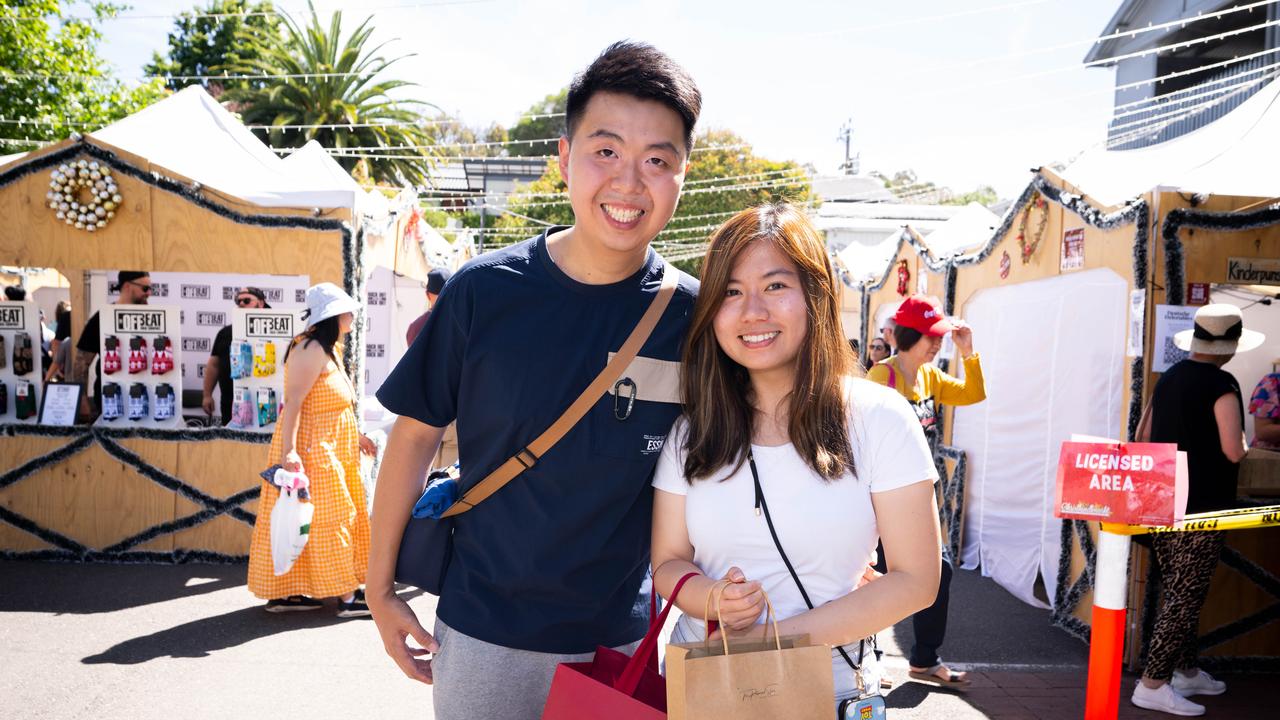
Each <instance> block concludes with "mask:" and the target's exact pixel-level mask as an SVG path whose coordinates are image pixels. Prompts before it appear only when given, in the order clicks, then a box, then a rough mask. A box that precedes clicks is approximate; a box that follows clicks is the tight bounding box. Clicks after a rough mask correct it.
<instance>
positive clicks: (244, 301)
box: [236, 295, 258, 307]
mask: <svg viewBox="0 0 1280 720" xmlns="http://www.w3.org/2000/svg"><path fill="white" fill-rule="evenodd" d="M257 299H258V298H256V297H254V296H252V295H241V296H240V297H238V298H236V304H237V305H239V306H240V307H248V306H250V305H252V304H253V301H254V300H257Z"/></svg>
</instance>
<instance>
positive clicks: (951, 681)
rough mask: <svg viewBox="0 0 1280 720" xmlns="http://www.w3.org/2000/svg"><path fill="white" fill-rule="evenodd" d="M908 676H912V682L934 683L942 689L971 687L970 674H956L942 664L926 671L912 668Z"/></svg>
mask: <svg viewBox="0 0 1280 720" xmlns="http://www.w3.org/2000/svg"><path fill="white" fill-rule="evenodd" d="M907 675H908V676H910V677H911V679H912V680H919V681H920V682H927V683H933V684H935V685H939V686H941V687H947V688H966V687H969V673H967V672H956V671H955V670H952V669H951V668H949V667H947V666H946V665H943V664H942V663H941V662H939V663H938V664H937V665H934V666H933V667H931V668H928V669H926V670H916V669H915V668H911V669H910V672H908V673H907Z"/></svg>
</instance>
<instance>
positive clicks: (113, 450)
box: [0, 425, 269, 562]
mask: <svg viewBox="0 0 1280 720" xmlns="http://www.w3.org/2000/svg"><path fill="white" fill-rule="evenodd" d="M3 429H4V434H5V435H9V436H15V435H27V436H44V437H74V438H75V439H74V440H72V441H71V442H70V443H68V444H66V445H64V446H62V447H60V448H58V449H56V450H53V451H52V452H49V453H46V454H45V455H41V456H39V457H36V458H32V459H31V460H28V461H27V462H25V463H23V464H22V465H19V466H18V467H15V468H13V469H12V470H8V471H6V472H5V473H4V474H2V475H0V489H3V488H5V487H8V486H11V485H13V484H14V483H17V482H19V481H20V480H23V479H25V478H27V477H30V476H31V475H34V474H35V473H38V472H40V471H41V470H43V469H44V468H46V467H50V466H52V465H56V464H58V463H60V462H64V461H65V460H67V459H68V458H70V457H72V456H73V455H75V454H77V453H79V452H81V451H82V450H84V449H85V448H87V447H89V446H90V445H92V444H94V443H95V442H96V443H97V444H99V445H101V446H102V449H103V450H104V451H105V452H106V453H107V454H108V455H110V456H112V457H113V458H115V459H116V460H119V461H120V462H122V463H125V464H126V465H129V466H130V467H132V468H133V469H134V470H135V471H136V472H137V473H138V474H139V475H142V476H143V477H145V478H147V479H148V480H151V481H152V482H154V483H156V484H157V485H160V486H161V487H164V488H165V489H167V490H170V491H171V492H174V493H177V494H179V495H181V496H183V497H184V498H186V499H187V500H190V501H191V502H193V503H195V504H197V505H200V506H202V509H201V510H199V511H197V512H195V513H193V514H191V515H187V516H185V517H182V518H177V519H175V520H171V521H168V522H164V523H160V524H158V525H155V526H153V527H150V528H147V529H146V530H143V531H142V532H140V533H137V534H135V535H133V536H131V537H128V538H126V539H124V540H121V541H119V542H117V543H115V544H113V545H111V546H109V547H106V548H103V549H102V550H91V549H89V548H87V547H85V546H84V545H81V544H80V543H78V542H76V541H75V540H72V539H71V538H69V537H66V536H65V535H62V534H61V533H58V532H55V531H53V530H50V529H48V528H44V527H41V526H39V525H38V524H36V523H35V522H34V521H32V520H30V519H29V518H26V517H23V516H22V515H19V514H18V513H15V512H13V511H11V510H9V509H7V508H4V507H2V506H0V521H3V522H6V523H8V524H10V525H12V526H14V527H16V528H18V529H19V530H22V531H24V532H27V533H29V534H31V535H34V536H35V537H37V538H39V539H41V540H43V541H44V542H47V543H49V544H50V545H53V546H55V547H56V548H57V549H56V550H54V549H51V550H37V551H30V552H17V551H9V550H4V551H0V558H3V559H29V560H64V561H74V562H238V561H240V560H242V559H243V558H242V557H241V556H231V555H224V554H221V553H216V552H211V551H203V550H184V549H179V550H174V551H172V552H169V553H163V552H160V551H145V552H141V551H133V550H131V548H134V547H137V546H138V545H142V544H145V543H148V542H151V541H152V540H154V539H156V538H158V537H160V536H162V535H167V534H171V533H176V532H181V531H183V530H187V529H190V528H193V527H196V526H197V525H201V524H203V523H206V522H208V521H209V520H211V519H213V518H215V517H217V516H219V515H230V516H231V517H234V518H236V519H237V520H240V521H241V522H243V523H245V524H247V525H249V526H250V527H252V526H253V523H254V519H255V518H254V515H253V514H252V513H250V512H248V511H246V510H244V509H243V508H241V507H240V506H241V505H243V504H244V503H246V502H248V501H250V500H253V499H254V498H256V497H258V494H259V492H260V488H259V487H257V486H255V487H252V488H248V489H246V490H242V491H241V492H239V493H236V494H235V495H232V496H231V497H228V498H226V499H223V500H219V499H217V498H215V497H212V496H210V495H208V494H206V493H204V492H201V491H200V490H198V489H197V488H194V487H192V486H191V485H189V484H187V483H185V482H183V481H182V480H181V479H179V478H177V477H174V476H173V475H170V474H169V473H166V472H164V471H163V470H160V469H159V468H156V467H155V466H153V465H151V464H149V463H148V462H147V461H146V460H145V459H143V458H142V457H141V456H139V455H138V454H137V453H134V452H132V451H131V450H129V449H128V448H126V447H124V446H123V445H121V444H119V443H118V442H116V440H117V439H124V438H146V439H151V440H171V441H173V440H180V441H208V440H217V439H226V438H228V437H232V438H235V439H242V438H241V436H244V438H243V439H245V440H247V441H249V442H253V443H261V442H264V436H262V435H260V434H258V433H246V432H244V431H228V430H227V429H226V428H209V429H204V430H152V429H141V428H100V427H70V428H68V427H50V426H41V425H7V426H4V428H3ZM265 439H267V440H269V438H265Z"/></svg>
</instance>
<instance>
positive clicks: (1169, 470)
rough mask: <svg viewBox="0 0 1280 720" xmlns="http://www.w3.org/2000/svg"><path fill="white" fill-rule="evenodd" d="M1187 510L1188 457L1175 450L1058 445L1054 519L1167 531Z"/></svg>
mask: <svg viewBox="0 0 1280 720" xmlns="http://www.w3.org/2000/svg"><path fill="white" fill-rule="evenodd" d="M1090 440H1093V438H1090ZM1186 510H1187V454H1186V453H1185V452H1178V446H1177V445H1175V444H1172V443H1119V442H1114V441H1098V442H1078V441H1068V442H1064V443H1062V452H1061V455H1060V456H1059V459H1058V482H1057V493H1056V496H1055V498H1054V505H1053V511H1054V515H1056V516H1057V517H1060V518H1069V519H1074V520H1097V521H1102V522H1110V523H1120V524H1124V525H1147V526H1168V525H1172V524H1174V523H1175V522H1177V521H1179V520H1181V519H1182V516H1183V515H1184V514H1185V513H1186Z"/></svg>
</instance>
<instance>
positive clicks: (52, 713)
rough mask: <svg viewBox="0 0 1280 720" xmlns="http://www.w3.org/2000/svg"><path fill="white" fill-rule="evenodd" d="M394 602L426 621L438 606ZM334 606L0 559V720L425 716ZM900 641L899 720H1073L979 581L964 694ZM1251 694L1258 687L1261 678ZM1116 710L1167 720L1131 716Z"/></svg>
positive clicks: (1239, 710) (210, 578) (1073, 712)
mask: <svg viewBox="0 0 1280 720" xmlns="http://www.w3.org/2000/svg"><path fill="white" fill-rule="evenodd" d="M404 595H405V596H406V597H407V598H408V599H409V603H410V605H411V606H412V607H413V608H414V609H415V610H416V611H417V612H418V615H419V617H420V618H421V619H422V621H423V624H424V625H426V626H427V627H430V626H431V620H432V617H433V612H434V607H435V598H433V597H431V596H429V595H421V594H418V593H416V592H410V591H406V592H405V593H404ZM336 609H337V608H336V602H335V601H333V600H330V601H329V602H328V604H327V605H326V607H325V608H324V609H321V610H317V611H313V612H303V613H288V614H278V615H277V614H271V613H267V612H264V611H263V610H262V604H261V602H260V601H258V600H256V599H255V598H253V597H252V596H251V595H250V594H249V592H248V590H247V589H246V588H245V568H244V567H243V566H216V565H181V566H158V565H148V566H140V565H67V564H49V563H27V562H0V712H2V713H3V716H4V717H14V718H92V719H93V720H144V719H147V718H166V719H168V718H173V717H182V718H191V719H201V718H218V719H219V720H224V719H225V718H258V717H266V716H283V715H286V714H288V715H290V716H293V717H306V718H309V719H325V718H333V719H334V720H340V719H343V718H355V717H362V716H364V717H378V718H418V719H423V718H431V717H432V712H431V689H430V688H429V687H427V686H424V685H420V684H418V683H415V682H413V681H411V680H408V679H407V678H405V677H404V676H402V675H401V674H400V672H399V671H398V670H397V669H396V668H395V666H394V665H393V664H392V663H391V661H390V660H389V659H388V658H387V657H386V656H385V655H384V653H383V651H382V647H381V644H380V642H379V640H378V635H377V633H376V631H375V629H374V626H373V623H372V622H371V621H369V620H342V619H339V618H337V617H336V616H335V613H336ZM910 643H911V628H910V622H904V623H900V624H899V625H898V626H897V627H895V628H894V629H893V630H892V631H890V632H885V633H882V634H881V635H880V644H881V649H883V650H884V651H885V652H886V659H885V662H886V665H887V667H888V670H889V675H890V677H892V678H894V680H895V681H896V682H895V686H894V688H893V689H892V690H891V691H890V692H889V694H888V705H889V708H890V714H891V717H892V718H894V720H914V719H916V718H930V719H932V718H948V719H953V718H958V719H964V718H987V717H999V718H1020V717H1027V718H1032V717H1036V718H1051V719H1056V718H1067V717H1075V718H1078V717H1081V716H1082V714H1083V713H1082V702H1083V686H1084V678H1085V670H1086V664H1087V658H1088V649H1087V648H1086V646H1085V645H1084V644H1082V643H1081V642H1079V641H1078V640H1075V639H1073V638H1071V637H1069V636H1068V635H1066V634H1065V633H1063V632H1061V631H1059V630H1056V629H1054V628H1052V627H1050V625H1049V623H1048V613H1047V611H1045V610H1041V609H1037V608H1032V607H1029V606H1027V605H1025V604H1023V603H1021V602H1020V601H1018V600H1016V599H1015V598H1013V597H1012V596H1011V595H1009V594H1008V593H1007V592H1005V591H1004V590H1003V589H1002V588H1000V587H999V586H997V585H996V584H995V583H994V582H992V581H991V580H989V579H986V578H982V577H981V576H980V575H978V574H977V573H974V572H967V571H957V572H956V575H955V579H954V581H953V583H952V601H951V623H950V629H949V632H948V641H947V644H946V645H945V646H944V648H943V654H944V656H945V657H946V658H947V659H948V661H949V662H951V663H952V664H953V665H954V666H957V667H961V668H968V669H970V670H972V671H974V681H975V682H974V689H972V690H970V691H969V692H967V693H961V692H954V691H945V690H938V689H936V688H933V687H932V686H928V685H924V684H920V683H916V682H911V681H908V680H907V678H906V668H907V664H906V660H905V658H904V657H903V653H902V651H901V650H899V648H909V647H910ZM1257 685H1258V688H1259V692H1260V693H1261V692H1262V691H1263V685H1265V683H1263V682H1258V683H1257ZM1232 695H1238V694H1237V693H1228V695H1227V696H1224V697H1231V696H1232ZM1126 698H1127V695H1126ZM1126 704H1127V703H1126ZM1229 707H1231V711H1230V713H1229V714H1230V715H1231V716H1233V717H1250V716H1251V712H1250V711H1249V709H1248V708H1249V705H1248V703H1246V702H1244V699H1243V698H1239V697H1237V700H1236V701H1235V704H1234V705H1230V706H1229ZM1211 709H1212V708H1211ZM1218 716H1219V717H1226V715H1225V714H1219V715H1218ZM1252 716H1253V717H1268V716H1269V715H1267V714H1265V713H1263V714H1259V715H1252ZM1122 717H1139V718H1141V717H1152V718H1156V717H1167V716H1159V715H1156V714H1153V713H1145V712H1138V714H1136V715H1135V714H1133V710H1132V709H1129V710H1128V711H1126V712H1122Z"/></svg>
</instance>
